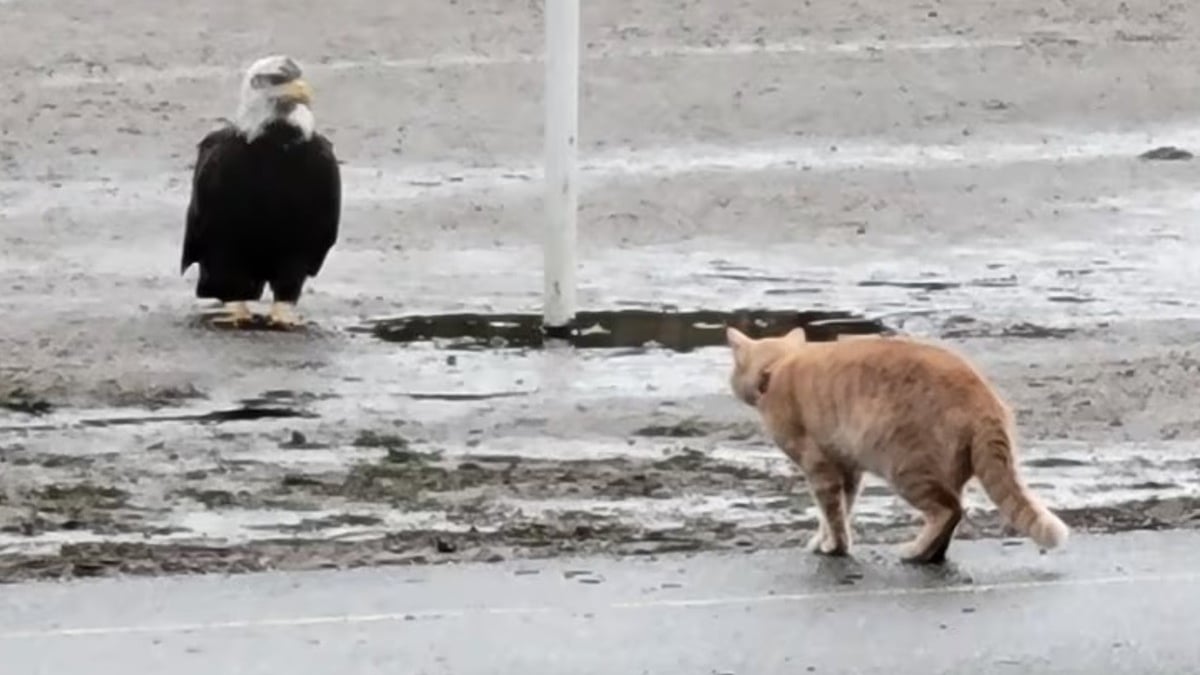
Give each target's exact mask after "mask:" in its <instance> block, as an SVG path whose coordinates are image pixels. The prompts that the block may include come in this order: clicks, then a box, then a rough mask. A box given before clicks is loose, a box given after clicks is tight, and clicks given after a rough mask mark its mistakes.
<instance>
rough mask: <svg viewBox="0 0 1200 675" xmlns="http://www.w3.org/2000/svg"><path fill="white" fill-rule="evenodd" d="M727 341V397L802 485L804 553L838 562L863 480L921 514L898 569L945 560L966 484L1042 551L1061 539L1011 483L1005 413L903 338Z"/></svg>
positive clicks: (985, 389) (1045, 513) (950, 357)
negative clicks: (808, 510)
mask: <svg viewBox="0 0 1200 675" xmlns="http://www.w3.org/2000/svg"><path fill="white" fill-rule="evenodd" d="M726 337H727V340H728V342H729V346H730V347H731V348H732V350H733V357H734V367H733V373H732V375H731V376H730V384H731V385H732V387H733V391H734V394H736V395H737V397H738V398H739V399H741V400H742V401H743V402H745V403H747V404H749V405H752V406H754V407H756V408H757V409H758V411H759V413H760V414H761V416H762V419H763V422H764V425H765V427H766V429H767V431H768V432H769V433H770V434H771V436H772V437H773V439H774V441H775V442H776V443H777V444H778V445H779V447H780V448H781V449H783V451H784V452H785V453H787V455H788V456H789V457H791V458H792V460H794V461H795V462H796V463H797V464H799V465H800V467H801V469H802V470H803V471H804V474H805V475H806V477H807V478H808V485H809V489H810V491H811V492H812V495H813V500H814V501H815V502H816V504H817V506H818V509H817V511H818V515H819V521H820V527H819V528H818V530H817V533H816V534H815V535H814V536H813V538H812V540H811V541H810V542H809V549H810V550H813V551H818V552H821V553H827V554H832V555H845V554H847V553H848V552H849V549H850V543H851V542H850V526H849V518H850V511H851V509H852V508H853V507H854V500H855V498H856V497H857V496H858V492H859V488H860V487H861V485H862V476H863V471H869V472H871V473H873V474H875V475H878V476H880V477H882V478H884V479H885V480H887V482H888V483H889V484H890V485H891V486H892V487H893V488H894V489H895V490H896V491H897V492H898V493H899V494H900V496H901V497H902V498H904V500H905V501H907V502H908V503H909V504H911V505H912V506H914V507H916V508H917V509H920V511H921V513H922V514H923V516H924V519H925V526H924V527H923V528H922V529H921V532H920V533H919V534H918V535H917V537H916V539H914V540H913V541H912V542H911V543H909V544H906V545H905V547H904V550H903V552H902V555H903V558H904V559H905V560H907V561H910V562H941V561H943V560H945V556H946V549H947V548H948V547H949V546H950V539H951V537H953V535H954V529H955V528H956V527H957V526H958V523H959V521H960V520H961V519H962V515H963V507H962V491H963V486H964V485H966V483H967V481H969V480H970V479H971V478H972V477H978V478H979V482H980V483H981V484H982V485H983V489H984V491H985V492H986V493H987V495H988V497H990V498H991V500H992V501H993V502H995V503H996V506H997V507H999V509H1000V513H1001V514H1002V515H1003V516H1004V517H1005V518H1006V519H1007V520H1008V522H1009V523H1011V524H1012V525H1013V526H1014V527H1015V528H1016V529H1017V530H1019V531H1021V532H1022V533H1024V534H1026V535H1028V536H1029V537H1030V538H1032V539H1033V540H1034V541H1035V542H1037V543H1038V544H1039V545H1040V546H1041V547H1043V548H1054V547H1055V546H1058V545H1060V544H1062V543H1063V542H1064V541H1066V539H1067V534H1068V530H1067V526H1066V525H1065V524H1064V523H1063V522H1062V521H1061V520H1059V518H1058V517H1057V516H1055V515H1054V514H1053V513H1051V512H1050V511H1049V510H1048V509H1046V507H1045V506H1043V505H1042V503H1041V502H1040V501H1038V499H1037V497H1035V496H1034V495H1032V494H1031V493H1030V492H1029V490H1028V489H1027V488H1026V487H1025V485H1024V484H1023V483H1022V481H1021V478H1020V477H1019V476H1018V474H1017V466H1016V464H1017V462H1016V458H1015V457H1014V452H1013V439H1014V433H1013V423H1012V414H1011V413H1010V412H1009V409H1008V406H1007V405H1005V403H1004V402H1003V401H1002V400H1001V399H1000V397H999V396H998V395H997V394H996V392H995V391H994V390H993V389H992V387H991V386H990V385H989V384H988V383H987V381H985V380H984V378H983V376H982V375H980V374H979V372H978V371H976V370H975V369H974V368H973V367H972V366H971V364H969V363H968V362H967V361H966V360H965V359H963V358H962V357H961V356H958V355H957V354H955V353H953V352H951V351H949V350H948V349H945V348H942V347H939V346H936V345H932V344H925V343H922V342H919V341H916V340H913V339H909V338H882V339H872V340H867V339H862V340H843V341H836V342H811V343H810V342H805V339H804V330H803V329H800V328H797V329H795V330H793V331H792V332H790V333H788V334H787V335H786V336H784V337H778V338H764V339H761V340H754V339H751V338H750V337H748V336H747V335H745V334H744V333H742V332H741V331H739V330H737V329H736V328H732V327H731V328H728V329H727V331H726Z"/></svg>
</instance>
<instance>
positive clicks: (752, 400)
mask: <svg viewBox="0 0 1200 675" xmlns="http://www.w3.org/2000/svg"><path fill="white" fill-rule="evenodd" d="M725 340H726V341H727V342H728V343H729V348H730V350H732V351H733V372H732V373H730V375H729V386H730V387H731V388H732V389H733V395H734V396H736V397H738V399H739V400H741V401H742V402H743V403H746V404H747V405H755V404H757V403H758V398H759V396H761V395H762V393H763V392H764V391H766V388H767V385H768V384H769V381H770V369H771V366H773V365H774V364H775V363H776V362H777V361H779V360H780V359H782V358H783V357H784V356H787V355H788V353H789V352H791V351H792V350H794V349H796V347H797V346H799V345H802V344H804V342H805V339H804V329H803V328H793V329H792V330H791V331H790V332H789V333H788V334H787V335H784V336H782V337H773V338H761V339H759V340H755V339H754V338H751V337H750V336H748V335H746V334H745V333H743V332H742V331H740V330H738V329H736V328H734V327H732V326H730V327H728V328H726V329H725Z"/></svg>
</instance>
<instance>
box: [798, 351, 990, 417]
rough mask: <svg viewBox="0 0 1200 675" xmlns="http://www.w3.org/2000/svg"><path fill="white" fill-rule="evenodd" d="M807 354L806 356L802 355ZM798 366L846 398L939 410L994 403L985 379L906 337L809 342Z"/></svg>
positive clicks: (965, 363) (954, 357)
mask: <svg viewBox="0 0 1200 675" xmlns="http://www.w3.org/2000/svg"><path fill="white" fill-rule="evenodd" d="M805 352H807V353H805ZM797 357H798V361H799V363H798V365H799V367H801V368H803V369H806V370H809V372H810V373H811V377H813V378H814V379H818V380H821V381H823V382H824V383H825V384H826V385H828V386H829V387H830V388H831V389H833V390H838V391H840V392H842V393H843V394H847V395H856V394H859V395H864V396H871V397H875V396H882V397H883V398H887V399H893V400H905V399H907V400H910V401H923V402H924V403H925V404H927V405H935V406H937V407H943V406H947V405H951V406H957V405H959V404H989V405H990V404H992V403H997V404H998V403H999V397H998V396H997V394H996V393H995V391H994V390H993V388H992V386H991V385H990V384H989V383H988V381H987V379H986V378H985V377H984V375H983V374H982V373H981V372H980V371H979V369H978V368H976V367H975V365H974V364H972V363H971V362H970V361H969V360H968V359H967V358H966V357H965V356H963V355H962V354H959V353H958V352H956V351H954V350H952V349H950V348H949V347H947V346H944V345H940V344H936V343H932V342H925V341H922V340H919V339H916V338H909V337H881V338H877V339H859V340H846V341H839V342H825V343H812V344H810V345H807V346H806V349H805V350H799V351H798V352H797Z"/></svg>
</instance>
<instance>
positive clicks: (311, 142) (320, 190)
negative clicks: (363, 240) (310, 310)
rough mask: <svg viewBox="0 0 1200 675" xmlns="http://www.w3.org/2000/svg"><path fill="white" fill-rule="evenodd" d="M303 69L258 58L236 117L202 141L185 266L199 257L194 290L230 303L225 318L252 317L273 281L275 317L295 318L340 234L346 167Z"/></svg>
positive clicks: (283, 323) (277, 320)
mask: <svg viewBox="0 0 1200 675" xmlns="http://www.w3.org/2000/svg"><path fill="white" fill-rule="evenodd" d="M301 74H302V73H301V70H300V66H298V65H297V64H296V62H295V61H293V60H292V59H291V58H289V57H287V56H268V57H266V58H263V59H259V60H258V61H256V62H254V64H252V65H251V66H250V67H249V68H248V69H247V70H246V73H245V77H244V78H243V80H242V90H241V102H240V104H239V106H238V111H237V118H236V120H235V121H234V122H233V123H232V124H227V125H225V126H224V127H222V128H219V129H217V130H215V131H212V132H210V133H208V134H207V135H206V136H204V138H203V139H202V140H201V141H200V143H199V145H198V153H197V158H196V166H195V169H194V170H193V174H192V193H191V200H190V203H189V204H188V210H187V225H186V229H185V231H184V238H183V261H182V264H181V267H180V273H181V274H182V273H184V272H186V271H187V269H188V268H189V267H190V266H191V265H192V264H193V263H198V264H199V266H200V277H199V279H198V280H197V282H196V297H198V298H216V299H218V300H220V301H221V302H222V303H224V308H225V310H226V315H225V316H222V317H220V318H218V319H217V321H219V322H222V323H231V324H233V325H241V324H244V323H247V322H250V321H252V320H253V315H252V314H251V313H250V310H249V308H248V307H247V305H246V303H247V301H256V300H258V299H259V298H260V297H261V296H262V293H263V288H264V286H266V285H270V287H271V292H272V294H273V295H274V302H273V303H272V305H271V311H270V315H269V320H270V323H271V324H273V325H276V326H279V327H283V328H291V327H294V326H296V325H297V324H298V319H297V317H296V315H295V313H294V308H295V305H296V303H297V302H298V301H299V299H300V292H301V289H302V287H303V286H304V283H305V281H306V280H307V278H308V277H311V276H316V275H317V272H319V271H320V269H321V265H322V264H323V263H324V262H325V256H326V255H327V254H328V253H329V250H330V249H331V248H333V245H334V243H335V242H336V241H337V235H338V221H339V218H340V215H341V200H342V186H341V175H340V173H339V170H338V163H337V158H336V157H335V156H334V152H333V145H332V144H331V143H330V142H329V139H328V138H326V137H325V136H323V135H321V134H320V133H317V132H316V131H315V130H314V117H313V113H312V109H311V107H310V105H311V101H312V89H311V88H310V87H309V85H308V83H307V82H305V81H304V80H303V79H301Z"/></svg>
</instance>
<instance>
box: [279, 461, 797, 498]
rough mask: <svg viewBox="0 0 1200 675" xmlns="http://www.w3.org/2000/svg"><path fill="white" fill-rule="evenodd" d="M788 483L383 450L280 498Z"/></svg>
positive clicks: (717, 489)
mask: <svg viewBox="0 0 1200 675" xmlns="http://www.w3.org/2000/svg"><path fill="white" fill-rule="evenodd" d="M792 483H793V479H792V478H791V477H789V476H786V475H780V474H775V473H771V472H768V471H765V470H762V469H757V468H754V467H749V466H744V465H739V464H729V463H725V462H720V461H715V460H713V459H712V458H710V457H708V456H707V455H705V454H704V453H701V452H699V451H695V450H691V449H687V448H685V449H683V450H681V451H679V452H677V453H672V454H670V455H669V456H666V457H664V458H662V459H658V460H654V461H648V460H643V459H632V458H617V459H603V460H600V459H597V460H570V461H561V460H538V459H530V458H520V457H514V456H493V455H465V456H461V457H459V458H458V459H456V460H453V461H443V460H441V459H439V458H438V457H437V456H436V455H433V454H429V453H417V452H413V451H412V450H407V449H405V450H393V449H389V454H388V456H387V457H386V458H385V459H384V460H383V461H380V462H375V463H362V464H358V465H356V466H354V467H353V468H351V469H350V471H349V472H348V473H347V474H345V475H344V476H340V477H339V476H334V475H330V474H313V475H308V474H289V475H287V476H285V477H284V478H283V480H282V481H281V483H280V485H279V490H278V491H277V492H276V494H278V495H289V496H292V497H298V496H303V495H308V496H311V497H320V498H329V497H340V498H342V499H345V500H348V501H351V502H372V503H386V504H389V505H391V506H393V507H395V508H398V509H404V510H415V509H422V510H424V509H445V508H454V507H456V506H458V505H461V504H462V503H463V502H464V501H470V500H472V499H481V498H491V497H495V496H505V497H509V498H519V499H529V500H537V499H562V498H574V499H604V500H614V501H616V500H621V499H627V498H630V497H637V498H642V497H648V498H652V499H666V498H671V497H676V496H678V495H680V494H687V493H692V494H721V493H728V492H735V493H745V494H754V495H756V496H764V495H765V496H766V497H768V498H770V497H787V496H788V494H789V492H790V488H791V486H792Z"/></svg>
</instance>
